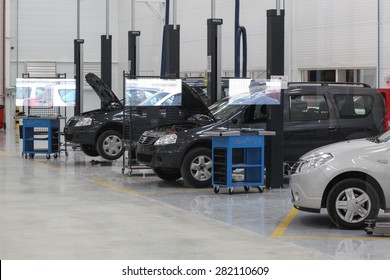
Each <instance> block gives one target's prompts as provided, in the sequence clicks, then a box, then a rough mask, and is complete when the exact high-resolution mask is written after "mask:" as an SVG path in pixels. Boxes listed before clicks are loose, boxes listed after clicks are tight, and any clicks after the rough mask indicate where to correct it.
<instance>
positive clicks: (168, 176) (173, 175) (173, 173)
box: [153, 168, 181, 181]
mask: <svg viewBox="0 0 390 280" xmlns="http://www.w3.org/2000/svg"><path fill="white" fill-rule="evenodd" d="M153 171H154V173H155V174H156V175H157V177H159V178H160V179H162V180H164V181H176V180H177V179H179V178H181V173H180V170H179V169H160V168H153Z"/></svg>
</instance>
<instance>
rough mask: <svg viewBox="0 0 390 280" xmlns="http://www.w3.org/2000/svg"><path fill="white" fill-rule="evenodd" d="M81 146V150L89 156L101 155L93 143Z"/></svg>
mask: <svg viewBox="0 0 390 280" xmlns="http://www.w3.org/2000/svg"><path fill="white" fill-rule="evenodd" d="M80 148H81V151H82V152H83V153H84V154H86V155H87V156H90V157H97V156H99V153H98V151H97V150H96V148H95V147H94V146H92V145H81V146H80Z"/></svg>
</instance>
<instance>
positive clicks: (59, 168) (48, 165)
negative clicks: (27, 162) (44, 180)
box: [32, 159, 61, 170]
mask: <svg viewBox="0 0 390 280" xmlns="http://www.w3.org/2000/svg"><path fill="white" fill-rule="evenodd" d="M32 162H34V163H38V164H42V165H45V166H47V167H49V168H51V169H55V170H61V167H57V166H52V165H50V164H48V163H46V162H41V161H37V160H34V159H33V160H32Z"/></svg>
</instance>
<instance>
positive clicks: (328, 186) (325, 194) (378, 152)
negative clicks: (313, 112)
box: [289, 131, 390, 229]
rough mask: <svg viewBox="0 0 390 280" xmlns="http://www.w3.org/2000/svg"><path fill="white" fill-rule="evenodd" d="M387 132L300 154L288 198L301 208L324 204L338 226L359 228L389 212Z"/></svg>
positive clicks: (315, 209)
mask: <svg viewBox="0 0 390 280" xmlns="http://www.w3.org/2000/svg"><path fill="white" fill-rule="evenodd" d="M389 151H390V131H386V132H384V133H383V134H381V135H380V136H378V137H368V138H362V139H355V140H348V141H343V142H339V143H335V144H331V145H327V146H324V147H320V148H318V149H315V150H313V151H310V152H309V153H307V154H305V155H303V156H302V157H301V158H300V159H299V161H298V162H297V163H296V164H295V165H294V168H293V172H292V174H291V177H290V182H289V184H290V187H291V193H292V203H293V205H294V207H295V208H297V209H299V210H302V211H309V212H317V213H319V212H320V211H321V209H323V208H325V209H327V212H328V215H329V217H330V219H331V221H332V222H333V223H334V224H335V225H336V226H338V227H341V228H346V229H360V228H363V227H364V226H365V221H366V220H370V219H376V218H377V216H378V213H379V210H380V209H383V210H384V211H385V212H389V211H390V186H389V182H390V173H389V163H390V153H389Z"/></svg>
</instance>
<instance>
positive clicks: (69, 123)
mask: <svg viewBox="0 0 390 280" xmlns="http://www.w3.org/2000/svg"><path fill="white" fill-rule="evenodd" d="M76 123H78V120H69V121H68V123H67V124H66V125H67V126H69V127H73V126H75V124H76Z"/></svg>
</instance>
